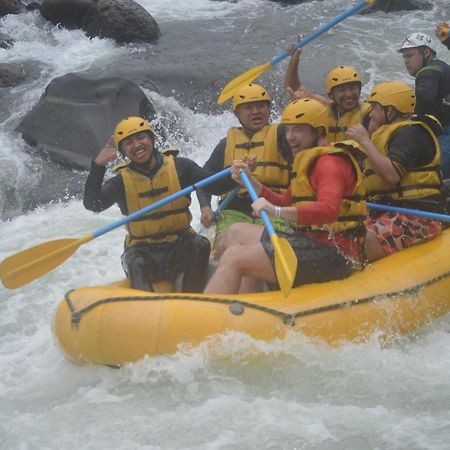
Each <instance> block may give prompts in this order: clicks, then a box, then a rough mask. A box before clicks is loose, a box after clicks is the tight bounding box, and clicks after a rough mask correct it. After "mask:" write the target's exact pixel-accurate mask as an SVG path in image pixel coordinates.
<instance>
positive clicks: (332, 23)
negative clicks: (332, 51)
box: [271, 0, 367, 66]
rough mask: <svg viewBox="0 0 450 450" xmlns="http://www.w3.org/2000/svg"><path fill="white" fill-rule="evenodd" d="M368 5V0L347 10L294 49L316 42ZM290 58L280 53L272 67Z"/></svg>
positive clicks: (273, 61) (285, 53)
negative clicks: (322, 35)
mask: <svg viewBox="0 0 450 450" xmlns="http://www.w3.org/2000/svg"><path fill="white" fill-rule="evenodd" d="M366 5H367V3H366V0H361V1H360V2H359V3H357V4H356V5H355V6H352V7H351V8H349V9H347V11H344V12H343V13H342V14H339V15H338V16H337V17H335V18H334V19H333V20H331V21H330V22H328V23H326V24H325V25H322V26H321V27H319V28H318V29H317V30H315V31H313V32H312V33H310V34H308V36H306V37H305V38H303V39H302V40H301V41H300V42H298V43H297V44H295V45H294V49H295V50H297V49H298V48H301V47H303V46H304V45H306V44H308V43H309V42H311V41H312V40H314V39H315V38H316V37H318V36H320V35H321V34H322V33H325V31H328V30H329V29H330V28H332V27H334V26H335V25H336V24H338V23H339V22H342V21H343V20H344V19H346V18H347V17H348V16H351V15H352V14H354V13H355V12H358V11H359V10H361V9H363V8H364V7H365V6H366ZM288 56H289V52H288V51H285V52H283V53H280V54H279V55H278V56H275V57H273V58H272V61H271V64H272V66H274V65H275V64H277V63H279V62H280V61H282V60H283V59H284V58H287V57H288Z"/></svg>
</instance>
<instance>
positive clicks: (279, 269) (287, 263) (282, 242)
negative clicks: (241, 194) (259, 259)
mask: <svg viewBox="0 0 450 450" xmlns="http://www.w3.org/2000/svg"><path fill="white" fill-rule="evenodd" d="M240 176H241V178H242V181H243V182H244V184H245V187H246V188H247V191H248V193H249V194H250V197H251V199H252V200H253V201H256V200H258V194H257V193H256V191H255V189H254V188H253V186H252V183H251V182H250V180H249V178H248V176H247V174H246V173H245V172H244V171H241V173H240ZM259 215H260V216H261V218H262V220H263V221H264V225H265V227H266V230H267V232H268V233H269V236H270V242H272V245H273V248H274V250H275V274H276V276H277V280H278V284H279V285H280V288H281V291H282V292H283V295H284V296H285V297H287V296H288V295H289V292H291V289H292V285H293V284H294V280H295V274H296V272H297V256H296V255H295V253H294V250H293V249H292V247H291V244H289V242H288V241H287V240H286V239H284V238H280V237H278V236H277V234H276V233H275V230H274V228H273V225H272V222H271V221H270V219H269V215H268V214H267V211H264V210H261V211H260V213H259Z"/></svg>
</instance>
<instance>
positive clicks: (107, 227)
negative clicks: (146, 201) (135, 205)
mask: <svg viewBox="0 0 450 450" xmlns="http://www.w3.org/2000/svg"><path fill="white" fill-rule="evenodd" d="M230 174H231V168H230V167H228V168H227V169H224V170H222V171H221V172H217V173H216V174H214V175H211V176H210V177H207V178H205V179H204V180H201V181H199V182H198V183H195V184H193V185H191V186H188V187H186V188H184V189H182V190H181V191H178V192H175V194H172V195H169V196H168V197H166V198H163V199H161V200H158V201H157V202H155V203H152V204H151V205H148V206H146V207H145V208H142V209H140V210H139V211H136V212H134V213H132V214H130V215H128V216H125V217H122V218H121V219H119V220H117V221H116V222H113V223H111V224H109V225H105V226H104V227H101V228H99V229H97V230H95V231H94V232H93V233H92V237H93V238H96V237H99V236H101V235H102V234H105V233H108V231H111V230H114V229H115V228H117V227H120V226H121V225H124V224H126V223H128V222H131V221H132V220H134V219H137V218H138V217H141V216H143V215H144V214H147V213H149V212H151V211H154V210H155V209H158V208H160V207H161V206H164V205H167V204H168V203H170V202H172V201H174V200H176V199H178V198H180V197H184V196H185V195H189V194H190V193H191V192H193V191H195V190H196V189H200V188H202V187H203V186H207V185H208V184H211V183H214V181H217V180H219V179H220V178H223V177H225V176H227V175H230Z"/></svg>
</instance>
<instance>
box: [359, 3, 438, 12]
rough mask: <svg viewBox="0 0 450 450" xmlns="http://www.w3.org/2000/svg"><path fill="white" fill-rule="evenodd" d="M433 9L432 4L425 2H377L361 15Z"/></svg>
mask: <svg viewBox="0 0 450 450" xmlns="http://www.w3.org/2000/svg"><path fill="white" fill-rule="evenodd" d="M430 9H433V3H432V2H429V1H427V0H378V1H377V2H375V3H374V4H373V5H372V6H371V7H370V8H367V9H365V10H364V11H363V13H365V14H367V13H371V12H375V11H384V12H385V13H388V12H394V11H415V10H419V11H428V10H430Z"/></svg>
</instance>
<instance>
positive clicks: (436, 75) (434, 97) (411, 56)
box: [398, 33, 450, 178]
mask: <svg viewBox="0 0 450 450" xmlns="http://www.w3.org/2000/svg"><path fill="white" fill-rule="evenodd" d="M398 51H399V53H402V54H403V59H404V62H405V67H406V70H407V71H408V73H409V74H410V75H411V76H413V77H415V79H416V82H415V91H416V108H415V112H416V113H417V114H432V115H433V116H435V117H437V118H438V119H439V121H440V122H441V125H442V127H443V133H442V135H441V136H440V137H439V144H440V146H441V169H442V175H443V177H444V178H450V66H449V65H448V64H447V63H445V62H444V61H441V60H439V59H436V52H437V50H436V46H435V44H434V42H433V40H432V39H431V37H430V36H428V35H427V34H425V33H411V34H409V35H408V36H406V38H405V39H404V41H403V43H402V45H401V47H400V49H399V50H398Z"/></svg>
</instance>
